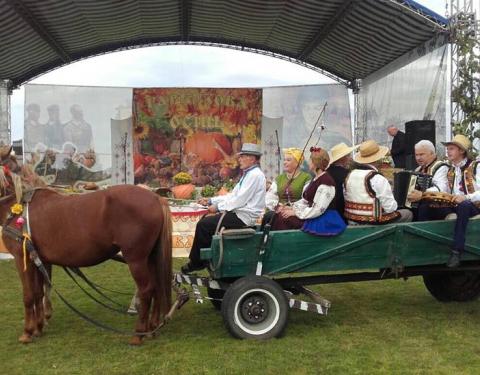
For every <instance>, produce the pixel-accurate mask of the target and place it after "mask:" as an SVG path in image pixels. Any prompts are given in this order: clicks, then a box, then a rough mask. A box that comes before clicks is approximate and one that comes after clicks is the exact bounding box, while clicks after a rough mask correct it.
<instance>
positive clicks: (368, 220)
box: [344, 140, 413, 225]
mask: <svg viewBox="0 0 480 375" xmlns="http://www.w3.org/2000/svg"><path fill="white" fill-rule="evenodd" d="M387 152H388V148H387V147H384V146H379V145H378V144H377V142H375V141H374V140H368V141H365V142H363V143H362V144H361V145H360V147H359V150H358V152H357V154H356V155H355V157H354V161H355V162H356V163H357V164H358V166H357V167H356V168H355V169H353V170H352V171H351V172H350V173H349V174H348V176H347V178H346V180H345V189H344V198H345V217H346V218H347V219H348V223H349V224H351V225H358V224H387V223H392V222H396V223H398V222H410V221H412V216H413V215H412V213H411V212H410V211H409V210H406V209H401V210H397V207H398V205H397V202H396V200H395V198H394V197H393V193H392V188H391V187H390V184H389V182H388V180H387V179H386V178H385V177H384V176H382V175H381V174H380V173H379V172H378V169H377V167H376V166H377V164H379V163H380V161H381V159H383V157H384V156H385V155H386V154H387Z"/></svg>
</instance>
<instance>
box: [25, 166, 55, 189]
mask: <svg viewBox="0 0 480 375" xmlns="http://www.w3.org/2000/svg"><path fill="white" fill-rule="evenodd" d="M20 174H21V177H22V185H23V187H24V188H25V189H35V188H42V187H47V186H48V185H47V184H46V183H45V181H43V180H42V178H41V177H40V176H39V175H38V174H37V173H36V172H35V170H34V169H33V167H32V166H31V165H29V164H25V165H23V166H22V171H21V172H20Z"/></svg>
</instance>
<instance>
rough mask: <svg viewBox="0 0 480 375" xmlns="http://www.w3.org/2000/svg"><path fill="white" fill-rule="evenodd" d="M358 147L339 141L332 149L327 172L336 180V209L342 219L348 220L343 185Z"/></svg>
mask: <svg viewBox="0 0 480 375" xmlns="http://www.w3.org/2000/svg"><path fill="white" fill-rule="evenodd" d="M355 148H356V147H349V146H347V145H346V144H345V143H343V142H342V143H339V144H337V145H335V146H333V147H332V149H331V150H330V165H329V167H328V168H327V172H328V173H329V174H330V176H331V177H332V178H333V180H334V181H335V209H336V210H337V211H338V213H339V214H340V216H341V217H342V219H344V220H345V222H347V220H346V219H345V216H344V211H345V199H344V197H343V186H344V183H345V179H346V178H347V175H348V173H349V172H350V167H351V164H352V152H353V150H355Z"/></svg>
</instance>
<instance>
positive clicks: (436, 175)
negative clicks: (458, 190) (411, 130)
mask: <svg viewBox="0 0 480 375" xmlns="http://www.w3.org/2000/svg"><path fill="white" fill-rule="evenodd" d="M415 160H416V162H417V164H418V167H417V168H416V169H415V172H417V173H422V174H424V175H426V176H429V177H431V182H430V183H429V184H428V185H429V186H426V189H424V191H428V192H443V193H446V192H448V191H449V189H448V182H447V173H448V170H449V166H448V164H447V163H445V162H443V161H441V160H438V159H437V154H436V152H435V146H434V145H433V143H432V142H430V141H428V140H421V141H420V142H418V143H417V144H416V145H415ZM424 188H425V187H424ZM422 194H423V192H422V191H420V190H418V189H414V190H413V191H412V192H410V193H409V194H408V196H407V198H408V200H409V201H410V202H418V201H420V200H421V199H422Z"/></svg>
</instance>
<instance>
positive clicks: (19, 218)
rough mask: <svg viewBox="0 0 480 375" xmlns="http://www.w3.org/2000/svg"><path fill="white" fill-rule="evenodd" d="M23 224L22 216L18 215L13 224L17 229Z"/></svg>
mask: <svg viewBox="0 0 480 375" xmlns="http://www.w3.org/2000/svg"><path fill="white" fill-rule="evenodd" d="M24 224H25V219H24V218H23V217H22V216H20V217H18V218H17V220H15V226H16V227H17V228H19V229H20V228H22V227H23V225H24Z"/></svg>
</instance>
